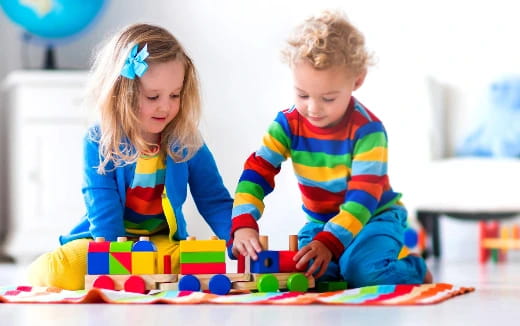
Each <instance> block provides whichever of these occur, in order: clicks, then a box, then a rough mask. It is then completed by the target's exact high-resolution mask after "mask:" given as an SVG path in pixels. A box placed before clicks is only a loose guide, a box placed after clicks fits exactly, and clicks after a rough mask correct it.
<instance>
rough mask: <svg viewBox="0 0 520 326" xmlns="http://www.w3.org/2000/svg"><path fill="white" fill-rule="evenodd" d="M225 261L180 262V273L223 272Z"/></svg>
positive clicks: (224, 271)
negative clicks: (207, 262) (205, 262)
mask: <svg viewBox="0 0 520 326" xmlns="http://www.w3.org/2000/svg"><path fill="white" fill-rule="evenodd" d="M225 273H226V263H209V264H181V274H184V275H187V274H225Z"/></svg>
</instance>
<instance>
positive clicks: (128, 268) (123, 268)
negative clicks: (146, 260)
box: [108, 252, 132, 275]
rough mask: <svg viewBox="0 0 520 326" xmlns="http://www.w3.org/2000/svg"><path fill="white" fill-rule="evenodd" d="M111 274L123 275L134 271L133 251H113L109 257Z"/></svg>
mask: <svg viewBox="0 0 520 326" xmlns="http://www.w3.org/2000/svg"><path fill="white" fill-rule="evenodd" d="M108 270H109V274H115V275H123V274H131V273H132V253H131V252H111V253H110V256H109V257H108Z"/></svg>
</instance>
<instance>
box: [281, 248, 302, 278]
mask: <svg viewBox="0 0 520 326" xmlns="http://www.w3.org/2000/svg"><path fill="white" fill-rule="evenodd" d="M296 253H297V251H287V250H281V251H280V256H279V257H280V273H290V272H303V271H306V270H307V268H308V267H309V265H308V264H306V265H305V266H304V267H303V268H301V269H297V268H296V263H297V262H295V261H294V260H293V258H294V255H296Z"/></svg>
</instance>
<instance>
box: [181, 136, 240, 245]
mask: <svg viewBox="0 0 520 326" xmlns="http://www.w3.org/2000/svg"><path fill="white" fill-rule="evenodd" d="M188 169H189V171H188V172H189V176H188V182H189V185H190V191H191V194H192V196H193V200H194V201H195V204H196V205H197V209H198V210H199V212H200V214H201V215H202V217H203V218H204V220H205V221H206V222H207V223H208V225H209V226H210V227H211V229H212V230H213V232H215V234H216V235H217V236H218V237H219V238H220V239H225V240H226V241H227V240H229V231H230V229H231V208H232V206H233V199H232V198H231V196H230V195H229V192H228V190H227V189H226V187H225V186H224V183H223V182H222V177H221V176H220V173H219V171H218V168H217V164H216V163H215V160H214V158H213V155H212V154H211V152H210V150H209V148H208V147H207V146H206V145H205V144H204V145H203V146H202V147H201V148H200V149H199V150H198V152H197V153H196V154H195V155H194V156H193V157H192V158H191V159H190V160H189V161H188Z"/></svg>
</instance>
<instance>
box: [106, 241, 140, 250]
mask: <svg viewBox="0 0 520 326" xmlns="http://www.w3.org/2000/svg"><path fill="white" fill-rule="evenodd" d="M133 244H134V242H133V241H122V242H110V252H131V251H132V246H133Z"/></svg>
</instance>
